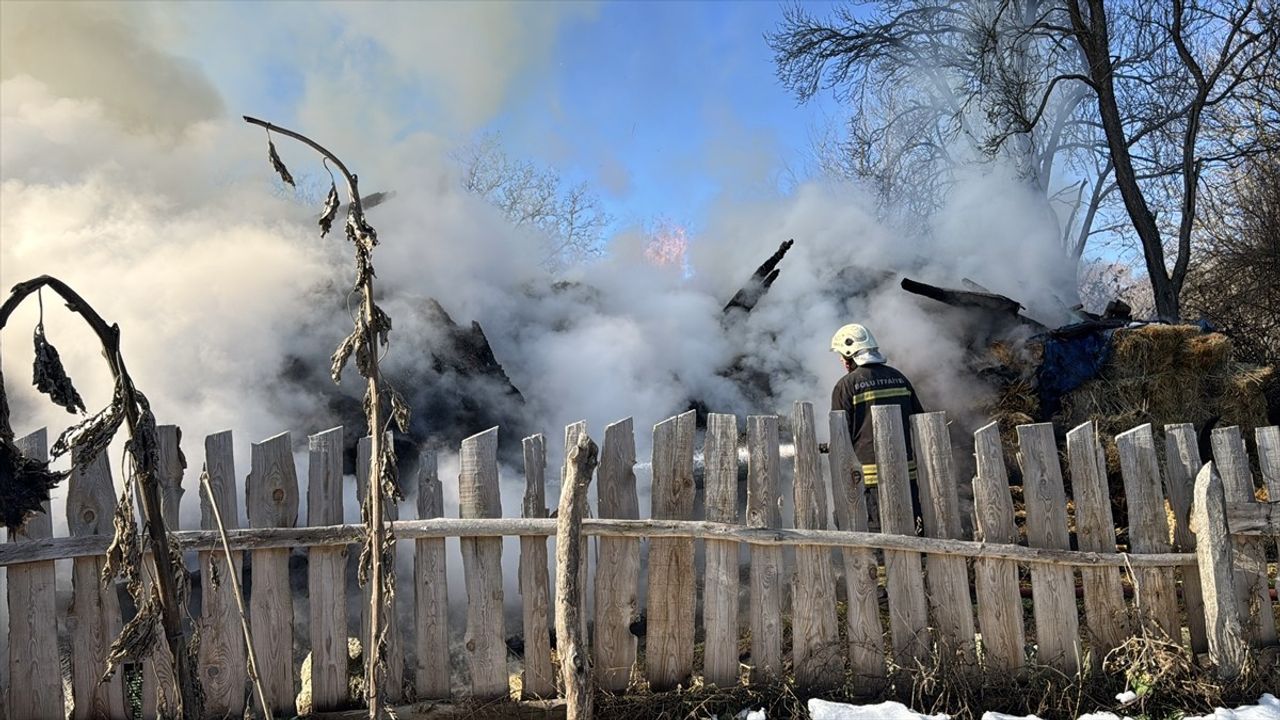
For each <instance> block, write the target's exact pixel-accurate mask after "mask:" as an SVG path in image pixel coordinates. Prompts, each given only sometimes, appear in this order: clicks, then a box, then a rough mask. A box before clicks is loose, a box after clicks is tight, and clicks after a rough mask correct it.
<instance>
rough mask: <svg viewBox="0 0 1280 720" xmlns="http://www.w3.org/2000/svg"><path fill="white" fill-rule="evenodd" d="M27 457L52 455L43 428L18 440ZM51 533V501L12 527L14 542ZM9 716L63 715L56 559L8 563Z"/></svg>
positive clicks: (42, 718)
mask: <svg viewBox="0 0 1280 720" xmlns="http://www.w3.org/2000/svg"><path fill="white" fill-rule="evenodd" d="M16 444H17V446H18V450H19V451H20V452H21V453H22V454H23V455H26V456H27V457H30V458H35V459H38V460H48V458H49V448H48V438H47V436H46V434H45V430H44V429H43V428H41V429H40V430H37V431H35V432H33V433H31V434H30V435H27V436H26V437H22V438H18V439H17V441H16ZM52 536H53V518H51V517H50V516H49V503H47V502H46V503H45V504H44V511H43V512H40V513H36V514H34V515H32V516H31V517H29V518H28V519H27V522H26V524H25V525H23V526H22V527H21V528H19V529H18V530H16V531H14V532H13V533H12V534H11V535H10V537H9V542H11V543H22V542H29V541H32V540H40V539H42V538H48V537H52ZM9 691H10V692H9V717H10V718H13V720H19V719H20V718H30V719H31V720H64V719H65V718H66V716H67V709H66V706H65V705H64V704H63V695H62V664H61V663H60V662H59V660H58V611H57V605H56V604H55V600H54V572H53V561H52V560H48V561H45V562H38V563H26V564H23V565H12V566H10V567H9Z"/></svg>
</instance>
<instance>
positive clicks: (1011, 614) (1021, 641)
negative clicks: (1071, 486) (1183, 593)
mask: <svg viewBox="0 0 1280 720" xmlns="http://www.w3.org/2000/svg"><path fill="white" fill-rule="evenodd" d="M973 443H974V456H975V458H976V460H977V475H975V476H974V478H973V505H974V511H975V513H974V514H975V518H974V519H975V520H976V522H975V523H974V538H973V539H974V540H979V541H982V542H988V543H1000V544H1007V545H1013V544H1015V543H1017V542H1018V531H1017V528H1015V527H1014V524H1013V497H1012V496H1011V495H1010V492H1009V476H1008V473H1007V471H1006V469H1005V466H1004V449H1003V448H1002V447H1001V445H1000V428H999V426H998V425H997V424H996V423H991V424H990V425H987V426H985V427H983V428H981V429H979V430H978V431H977V432H975V433H974V434H973ZM973 576H974V589H975V590H976V591H977V593H976V594H977V597H978V627H979V629H981V631H982V662H983V665H984V667H985V668H986V669H987V670H988V671H994V672H1005V673H1009V672H1021V671H1022V669H1023V668H1024V667H1025V666H1026V650H1025V648H1026V632H1025V630H1023V625H1022V594H1021V592H1020V591H1019V589H1018V565H1017V563H1015V562H1013V561H1012V560H998V559H995V558H985V557H979V558H974V561H973Z"/></svg>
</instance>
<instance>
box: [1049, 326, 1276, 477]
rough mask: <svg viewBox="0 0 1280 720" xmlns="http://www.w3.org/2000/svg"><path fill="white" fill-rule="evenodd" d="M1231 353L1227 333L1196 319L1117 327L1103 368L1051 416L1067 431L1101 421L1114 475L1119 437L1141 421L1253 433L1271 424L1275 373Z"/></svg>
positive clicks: (1106, 449)
mask: <svg viewBox="0 0 1280 720" xmlns="http://www.w3.org/2000/svg"><path fill="white" fill-rule="evenodd" d="M1233 353H1234V348H1233V346H1232V344H1231V340H1230V339H1229V338H1228V337H1226V336H1225V335H1222V334H1219V333H1205V332H1203V331H1202V330H1201V329H1200V328H1199V327H1197V326H1195V325H1147V326H1144V327H1140V328H1134V329H1122V330H1117V331H1116V332H1115V334H1114V335H1113V336H1112V351H1111V355H1110V357H1109V358H1108V359H1107V362H1106V364H1105V365H1104V366H1103V368H1102V372H1101V373H1100V374H1099V375H1098V377H1096V378H1094V379H1093V380H1090V381H1089V382H1087V383H1085V384H1084V385H1081V386H1080V387H1079V388H1077V389H1076V390H1075V391H1073V392H1071V393H1070V394H1068V396H1067V397H1066V398H1064V400H1063V409H1062V412H1061V413H1059V415H1058V416H1057V417H1055V418H1054V422H1055V423H1056V424H1058V425H1059V426H1060V427H1061V428H1063V429H1064V430H1065V429H1070V428H1072V427H1075V426H1076V425H1078V424H1080V423H1083V422H1087V421H1090V420H1092V421H1093V422H1094V423H1096V424H1097V426H1098V430H1099V434H1100V435H1101V437H1102V441H1103V443H1104V448H1105V451H1106V456H1107V471H1108V473H1110V474H1113V475H1115V474H1118V473H1119V469H1120V468H1119V462H1118V456H1117V454H1116V450H1115V436H1116V435H1117V434H1119V433H1123V432H1125V431H1127V430H1130V429H1132V428H1134V427H1137V426H1139V425H1142V424H1144V423H1151V424H1152V425H1153V426H1154V427H1155V428H1156V430H1157V431H1159V430H1161V429H1163V427H1164V426H1165V425H1167V424H1171V423H1185V422H1189V423H1192V424H1194V425H1196V426H1197V427H1199V426H1202V425H1203V424H1204V423H1206V422H1208V421H1209V420H1211V419H1213V418H1215V417H1217V418H1219V420H1218V423H1219V424H1220V425H1239V426H1240V428H1241V430H1242V431H1244V432H1246V433H1251V432H1252V430H1253V429H1254V428H1255V427H1258V426H1260V425H1263V424H1265V422H1266V410H1267V405H1266V398H1265V395H1264V390H1265V387H1266V385H1267V383H1268V382H1270V381H1271V378H1272V373H1273V371H1272V369H1271V368H1259V367H1256V366H1246V365H1242V364H1239V363H1236V362H1234V361H1233V359H1232V356H1233ZM1114 490H1115V488H1113V491H1114Z"/></svg>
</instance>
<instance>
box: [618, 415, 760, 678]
mask: <svg viewBox="0 0 1280 720" xmlns="http://www.w3.org/2000/svg"><path fill="white" fill-rule="evenodd" d="M605 437H606V447H607V446H608V436H607V435H606V436H605ZM702 457H703V458H704V459H705V462H706V471H705V473H704V475H703V487H704V488H705V492H706V508H707V520H708V521H709V522H722V523H733V524H737V523H738V418H737V417H735V416H733V415H721V414H718V413H711V414H710V415H708V416H707V434H706V438H705V440H704V444H703V448H702ZM603 472H604V471H603V467H602V468H601V475H602V476H603ZM601 479H602V480H603V477H602V478H601ZM603 487H604V486H603V484H602V485H601V490H602V492H603ZM632 492H634V488H633V490H632ZM600 507H601V511H600V516H601V517H604V516H605V515H604V503H603V495H601V506H600ZM603 545H604V539H603V538H602V539H601V546H602V547H603ZM600 556H601V559H602V560H603V559H604V553H603V552H601V554H600ZM706 557H707V559H706V572H705V573H704V577H705V582H704V585H703V591H702V608H703V621H702V626H703V628H705V633H706V640H705V641H704V643H703V647H704V652H703V667H702V674H703V678H704V679H705V680H706V681H707V682H710V683H714V684H716V685H720V686H722V687H724V686H730V685H737V684H738V543H736V542H726V541H723V540H708V541H707V543H706ZM596 599H597V602H599V594H598V593H597V596H596ZM596 632H597V633H599V632H600V629H599V626H597V628H596Z"/></svg>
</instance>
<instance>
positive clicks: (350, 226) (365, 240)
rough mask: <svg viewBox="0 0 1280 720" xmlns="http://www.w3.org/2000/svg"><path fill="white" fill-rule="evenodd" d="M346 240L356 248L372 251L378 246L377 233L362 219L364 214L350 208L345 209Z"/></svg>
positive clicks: (353, 207)
mask: <svg viewBox="0 0 1280 720" xmlns="http://www.w3.org/2000/svg"><path fill="white" fill-rule="evenodd" d="M347 239H348V240H350V241H351V242H353V243H355V244H356V245H357V246H360V247H364V248H367V249H370V250H371V249H373V247H374V246H376V245H377V244H378V231H377V230H374V229H373V226H372V225H370V224H369V223H368V222H366V221H365V219H364V213H363V212H359V211H357V210H356V209H355V206H352V207H350V208H348V209H347Z"/></svg>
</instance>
